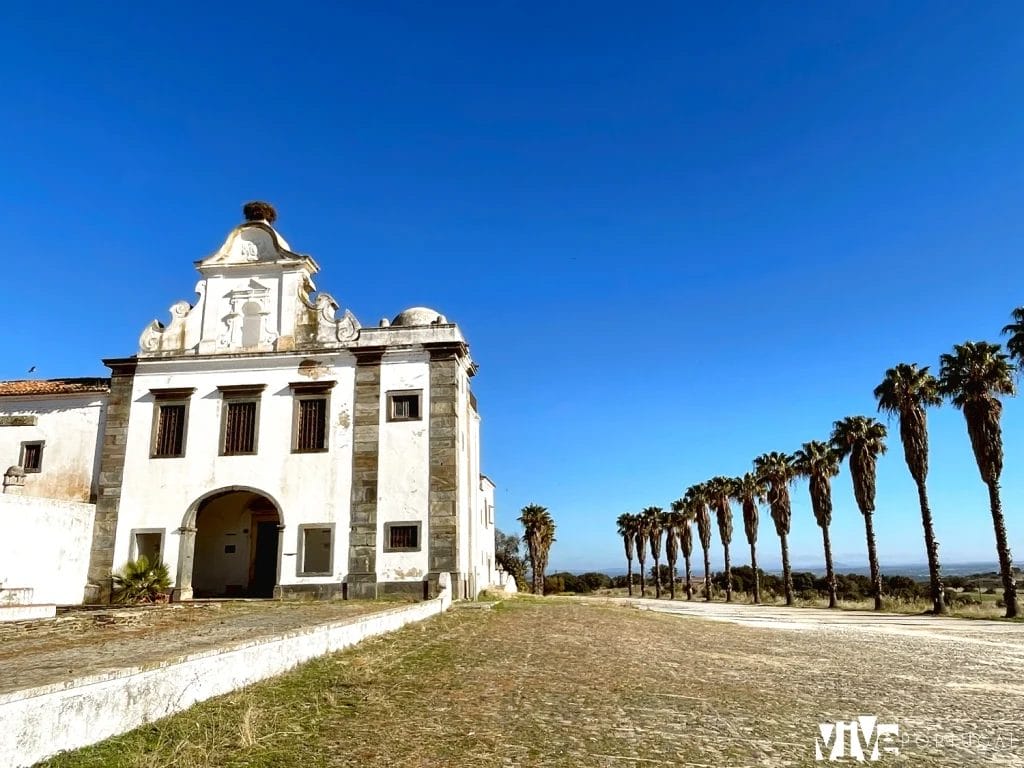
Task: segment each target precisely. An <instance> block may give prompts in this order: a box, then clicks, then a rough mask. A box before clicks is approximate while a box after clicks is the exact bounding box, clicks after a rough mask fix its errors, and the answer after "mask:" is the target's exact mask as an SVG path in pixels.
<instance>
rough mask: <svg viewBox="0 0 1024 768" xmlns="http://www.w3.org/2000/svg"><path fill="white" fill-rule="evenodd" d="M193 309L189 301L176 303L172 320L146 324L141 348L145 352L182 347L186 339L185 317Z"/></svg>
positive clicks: (140, 341)
mask: <svg viewBox="0 0 1024 768" xmlns="http://www.w3.org/2000/svg"><path fill="white" fill-rule="evenodd" d="M191 311H192V305H191V304H189V303H188V302H187V301H179V302H177V303H175V304H174V305H173V306H172V307H171V309H170V312H171V322H170V323H169V324H168V325H166V326H165V325H164V324H163V323H161V322H160V321H159V320H154V321H153V322H151V323H150V324H149V325H147V326H146V328H145V330H143V331H142V335H141V336H140V337H139V349H140V350H142V351H143V352H162V351H165V350H168V349H180V348H181V347H182V346H183V345H184V341H185V318H186V317H188V313H189V312H191Z"/></svg>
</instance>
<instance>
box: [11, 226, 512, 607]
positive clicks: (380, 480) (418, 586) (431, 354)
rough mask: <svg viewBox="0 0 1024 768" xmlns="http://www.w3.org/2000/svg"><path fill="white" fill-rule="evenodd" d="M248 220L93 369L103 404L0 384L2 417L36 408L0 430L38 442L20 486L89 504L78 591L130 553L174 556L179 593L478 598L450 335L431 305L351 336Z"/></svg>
mask: <svg viewBox="0 0 1024 768" xmlns="http://www.w3.org/2000/svg"><path fill="white" fill-rule="evenodd" d="M250 213H251V212H250V211H249V210H248V207H247V218H248V219H249V220H248V221H247V222H246V223H244V224H242V225H241V226H239V227H236V228H235V229H234V230H232V232H231V233H230V234H229V236H228V238H227V239H226V241H225V242H224V244H223V245H222V246H221V248H220V249H219V250H218V251H216V252H215V253H214V254H213V255H211V256H210V257H208V258H206V259H204V260H202V261H200V262H197V263H196V267H197V270H198V271H199V274H200V280H199V282H198V284H197V285H196V287H195V291H196V294H197V299H196V301H195V303H194V304H190V303H188V302H184V301H179V302H178V303H176V304H174V305H173V306H172V307H171V321H170V323H168V324H167V325H166V326H165V325H163V324H161V323H159V322H157V321H154V322H153V323H151V324H150V325H149V326H147V327H146V329H145V330H144V331H143V333H142V335H141V337H140V340H139V352H138V354H137V355H135V356H133V357H130V358H119V359H112V360H108V361H105V362H106V363H107V365H108V366H109V367H110V368H111V371H112V378H111V380H110V384H109V395H108V394H106V393H105V392H103V393H97V394H93V395H91V396H90V398H91V399H90V398H84V399H83V398H81V397H79V398H78V399H76V400H74V401H72V400H71V399H70V396H69V395H62V396H61V397H64V398H65V400H63V401H61V402H65V403H67V404H68V405H69V406H70V405H72V404H73V405H74V407H68V408H65V409H63V410H61V409H60V408H58V407H56V406H55V405H54V403H51V402H50V401H47V400H44V399H42V398H41V397H40V396H38V395H35V396H25V397H22V398H21V399H20V401H18V402H15V400H17V398H15V397H13V396H11V397H5V396H4V389H3V385H2V384H0V417H2V415H3V414H4V413H14V410H13V409H15V408H22V409H30V410H31V409H35V410H36V411H38V412H39V417H38V418H37V419H36V423H34V424H33V426H32V427H29V426H17V427H15V426H11V427H7V428H3V427H0V451H6V452H7V453H8V454H9V455H13V451H14V450H15V449H14V442H12V441H17V440H21V439H24V438H23V437H22V435H30V436H34V435H36V434H37V433H38V434H41V435H42V438H43V439H45V440H46V448H45V458H46V460H47V461H46V465H45V466H44V468H43V472H41V473H39V475H40V476H39V478H37V479H33V478H32V477H31V476H30V475H27V474H26V479H25V483H24V490H23V491H22V493H23V494H25V495H35V496H41V497H50V498H69V497H72V496H73V497H74V499H75V500H88V499H89V498H94V499H95V500H96V516H95V529H94V535H93V540H92V543H91V558H90V568H89V585H88V587H87V589H86V592H87V599H103V598H105V596H106V593H107V590H108V589H109V578H110V573H111V571H112V570H117V569H119V568H120V567H121V566H123V565H124V563H125V562H127V561H128V560H129V559H134V558H136V557H137V556H138V555H140V554H145V555H147V556H149V557H159V558H160V559H162V560H163V561H164V562H165V563H167V564H168V566H169V568H170V571H171V574H172V577H173V579H174V585H175V596H176V597H177V598H179V599H187V598H190V597H197V596H206V595H209V596H214V595H229V596H230V595H255V596H260V595H265V596H269V595H271V594H281V593H287V592H297V591H305V592H314V593H316V594H324V595H326V594H346V593H347V594H349V595H350V596H374V595H377V594H380V593H381V592H387V591H406V592H411V593H415V594H421V593H422V594H426V593H428V592H436V585H437V579H438V577H439V574H440V573H442V572H451V574H452V581H453V591H454V593H455V595H456V597H462V596H469V597H472V596H474V595H475V594H476V593H477V592H479V591H480V590H482V589H484V588H486V587H487V586H488V585H489V584H491V582H492V580H493V579H494V578H495V577H496V575H495V573H494V568H493V560H494V515H493V504H494V500H493V485H491V484H490V483H489V481H486V480H482V479H481V478H482V476H481V470H480V417H479V414H478V413H477V410H476V404H475V398H473V396H472V394H471V391H470V379H471V377H472V375H473V374H474V373H475V370H476V368H475V364H474V363H473V361H472V359H471V358H470V357H469V352H468V348H467V345H466V342H465V339H464V338H463V336H462V333H461V331H460V330H459V328H458V327H457V326H455V325H454V324H451V323H448V322H447V320H446V319H445V318H444V317H443V316H441V315H439V314H438V313H437V312H436V311H434V310H429V309H426V308H413V309H410V310H406V311H405V312H402V313H401V314H399V315H398V316H397V317H396V318H395V320H394V321H393V322H391V323H389V322H387V321H381V324H380V326H379V327H374V328H363V327H362V326H361V325H360V324H359V322H358V320H356V318H355V317H354V316H353V315H352V314H351V313H350V312H348V311H342V310H341V309H340V308H339V306H338V304H337V302H335V300H334V299H333V298H332V297H331V296H329V295H327V294H324V293H320V294H316V293H315V287H314V285H313V276H314V275H315V274H316V272H317V271H318V269H319V267H318V266H317V264H316V262H315V261H314V260H313V259H312V258H310V257H309V256H304V255H300V254H297V253H295V252H293V251H291V250H290V247H289V245H288V243H287V242H286V241H285V240H284V239H283V238H281V236H280V235H279V234H278V233H277V232H276V230H275V229H274V228H273V227H272V226H271V221H272V220H273V216H272V215H270V216H269V218H270V221H267V220H266V218H256V217H254V215H248V214H250ZM271 213H272V211H271ZM255 215H257V216H259V215H262V216H264V217H266V216H267V215H268V209H266V208H258V209H257V210H256V214H255ZM11 384H18V383H17V382H13V383H11ZM47 409H49V410H47ZM44 413H45V418H44ZM58 420H59V423H58ZM16 421H17V420H16ZM2 423H3V422H2V421H0V424H2ZM19 423H20V422H19ZM32 430H35V431H32ZM16 432H17V433H19V434H17V435H16V434H15V433H16ZM9 435H13V436H14V437H9ZM65 440H66V443H65ZM5 441H7V442H5ZM8 443H10V445H8ZM18 445H19V448H18V449H19V450H20V443H19V444H18ZM19 458H20V457H19ZM51 459H52V463H51ZM10 463H11V464H15V463H17V462H16V461H15V460H11V462H10ZM65 465H66V466H68V467H71V468H73V470H74V471H73V473H72V474H74V475H75V477H77V478H78V482H77V484H72V483H70V482H67V481H65V480H63V479H59V478H62V477H64V476H65V475H66V474H67V473H63V474H58V472H57V468H58V467H63V466H65ZM51 467H52V468H53V477H52V479H47V480H44V479H43V477H44V475H46V474H47V470H49V469H50V468H51ZM76 473H77V474H76ZM62 489H64V490H62ZM67 489H73V490H67ZM61 493H64V495H61Z"/></svg>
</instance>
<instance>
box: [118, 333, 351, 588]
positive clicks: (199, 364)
mask: <svg viewBox="0 0 1024 768" xmlns="http://www.w3.org/2000/svg"><path fill="white" fill-rule="evenodd" d="M307 360H315V361H317V363H318V365H317V366H315V368H314V369H313V370H310V368H309V366H306V367H305V368H304V373H305V375H304V374H303V373H300V372H299V364H300V363H302V362H303V361H307ZM354 371H355V365H354V359H353V358H352V356H351V355H350V354H349V353H347V352H334V353H331V354H329V355H315V356H309V357H306V356H303V355H301V354H282V355H261V356H232V357H220V358H217V357H208V358H193V359H181V358H178V359H176V360H171V359H159V358H153V359H144V360H141V361H140V363H139V367H138V370H137V372H136V376H135V380H134V384H133V391H132V404H131V415H130V420H129V426H128V435H127V443H126V456H125V467H124V479H123V483H122V491H121V503H120V510H119V514H118V526H117V537H116V541H115V546H114V568H115V569H117V568H120V567H121V566H122V565H123V564H124V563H125V562H126V561H127V559H128V557H129V545H130V539H131V536H130V534H131V531H132V529H135V528H165V529H167V535H166V536H165V540H164V561H165V562H166V563H167V564H168V565H169V566H170V570H171V575H172V577H174V576H175V575H176V570H177V563H178V557H179V540H180V536H179V535H178V533H177V530H178V529H179V528H180V527H181V526H182V524H183V522H184V521H185V516H186V513H187V512H188V510H189V509H190V507H192V506H193V505H194V504H195V503H196V502H197V501H198V500H199V499H200V498H202V497H204V496H206V495H208V494H211V493H213V492H216V491H218V490H221V489H227V488H232V487H237V488H244V489H249V490H253V491H257V492H260V493H262V494H264V495H266V496H268V497H270V498H271V500H273V501H276V502H277V503H278V505H279V506H280V509H281V512H282V515H283V524H284V525H285V530H284V532H283V534H284V535H283V536H282V548H283V551H282V564H281V582H280V583H281V584H283V585H290V584H317V583H337V582H339V581H341V580H342V579H343V577H344V576H345V575H346V573H347V569H348V532H349V509H350V498H351V485H352V405H353V399H354V387H355V373H354ZM311 373H312V375H313V376H315V377H316V380H317V381H325V380H328V381H330V380H333V381H336V382H337V383H336V384H335V386H334V387H333V389H331V391H330V402H329V407H328V414H329V434H328V451H327V452H325V453H294V454H293V453H292V452H291V441H292V418H293V407H294V404H293V395H292V390H291V389H290V388H289V386H288V385H289V383H290V382H296V381H309V380H311V377H310V374H311ZM242 384H266V388H265V389H264V391H263V393H262V395H261V400H260V411H259V424H258V440H257V453H256V455H253V456H220V455H219V448H220V423H221V407H222V403H223V400H222V397H221V394H220V393H219V392H218V390H217V387H218V386H229V385H242ZM162 387H195V389H196V391H195V393H194V394H193V395H192V397H191V400H190V402H189V412H188V425H187V434H186V441H185V456H184V457H182V458H158V459H152V458H150V456H149V454H150V445H151V431H152V425H153V408H154V402H153V397H152V395H151V394H150V389H152V388H162ZM317 523H321V524H335V539H334V548H333V572H332V574H331V575H328V576H298V575H297V568H298V563H297V560H298V557H297V555H298V553H297V545H298V540H299V538H298V526H299V525H300V524H317Z"/></svg>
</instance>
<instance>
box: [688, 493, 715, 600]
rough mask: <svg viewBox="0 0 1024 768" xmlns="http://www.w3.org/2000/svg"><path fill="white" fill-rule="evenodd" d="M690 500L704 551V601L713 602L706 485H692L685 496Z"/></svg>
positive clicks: (709, 516) (709, 518)
mask: <svg viewBox="0 0 1024 768" xmlns="http://www.w3.org/2000/svg"><path fill="white" fill-rule="evenodd" d="M683 498H684V499H687V500H688V502H687V503H688V504H689V505H690V510H691V512H692V514H693V519H694V520H695V521H696V523H697V535H698V536H700V548H701V549H702V550H704V600H705V602H708V603H710V602H711V555H710V554H709V550H710V549H711V515H710V514H709V513H708V492H707V488H706V487H705V486H704V485H701V484H697V485H691V486H690V487H689V488H687V489H686V493H685V494H684V496H683Z"/></svg>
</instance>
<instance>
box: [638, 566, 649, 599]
mask: <svg viewBox="0 0 1024 768" xmlns="http://www.w3.org/2000/svg"><path fill="white" fill-rule="evenodd" d="M637 562H638V563H639V565H640V597H647V594H646V591H645V588H646V584H645V583H644V561H643V560H640V559H639V558H637Z"/></svg>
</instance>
